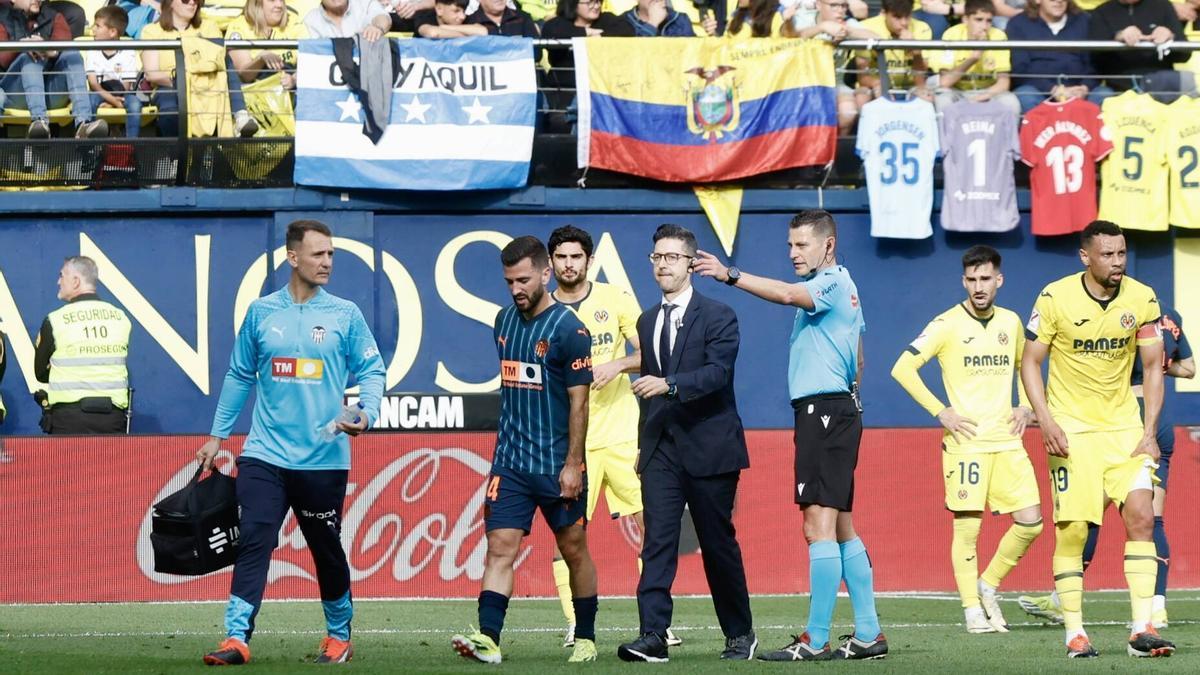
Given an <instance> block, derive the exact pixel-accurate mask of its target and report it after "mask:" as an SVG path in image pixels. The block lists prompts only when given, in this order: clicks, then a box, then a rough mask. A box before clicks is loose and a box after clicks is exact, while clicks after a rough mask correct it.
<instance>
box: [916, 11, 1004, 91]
mask: <svg viewBox="0 0 1200 675" xmlns="http://www.w3.org/2000/svg"><path fill="white" fill-rule="evenodd" d="M942 39H943V40H946V41H947V42H949V41H952V40H966V39H968V32H967V26H966V24H961V23H960V24H958V25H957V26H951V27H949V28H947V29H946V32H945V33H942ZM987 39H988V40H998V41H1000V42H1004V41H1006V40H1008V36H1007V35H1005V34H1004V31H1002V30H1000V29H999V28H989V29H988V36H987ZM970 57H971V51H970V50H969V49H934V50H929V51H927V52H925V62H926V63H928V64H929V69H930V70H932V71H933V72H935V73H936V72H938V71H942V70H950V69H951V68H953V67H955V66H957V65H958V64H960V63H962V62H963V61H966V60H967V59H969V58H970ZM1010 71H1012V63H1011V60H1010V59H1009V56H1008V50H1006V49H989V50H987V51H985V52H983V55H982V56H980V57H979V60H978V61H976V62H975V65H973V66H971V67H970V68H968V69H967V72H965V73H963V76H962V77H961V78H960V79H959V80H958V82H956V83H955V84H954V88H955V89H961V90H967V91H975V90H979V89H987V88H988V87H990V86H992V85H993V84H996V75H997V74H998V73H1008V72H1010Z"/></svg>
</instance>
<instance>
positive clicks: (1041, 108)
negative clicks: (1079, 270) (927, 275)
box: [1021, 98, 1113, 235]
mask: <svg viewBox="0 0 1200 675" xmlns="http://www.w3.org/2000/svg"><path fill="white" fill-rule="evenodd" d="M1112 148H1113V146H1112V143H1111V142H1110V140H1109V137H1108V132H1107V131H1106V130H1105V129H1104V124H1103V122H1102V121H1101V119H1100V107H1099V106H1097V105H1096V104H1095V103H1091V102H1089V101H1085V100H1083V99H1077V98H1073V99H1070V100H1068V101H1063V102H1061V103H1059V102H1054V101H1050V100H1047V101H1045V102H1043V103H1039V104H1038V105H1036V106H1034V108H1033V110H1030V111H1029V112H1028V113H1025V119H1024V120H1023V121H1022V122H1021V161H1023V162H1025V163H1026V164H1028V165H1029V166H1030V172H1029V185H1030V189H1031V191H1032V193H1033V197H1032V201H1033V233H1034V234H1038V235H1056V234H1070V233H1072V232H1079V231H1080V230H1082V229H1083V228H1085V227H1087V224H1088V223H1090V222H1092V221H1093V220H1095V219H1096V162H1099V161H1100V160H1101V159H1104V156H1105V155H1107V154H1108V153H1110V152H1112Z"/></svg>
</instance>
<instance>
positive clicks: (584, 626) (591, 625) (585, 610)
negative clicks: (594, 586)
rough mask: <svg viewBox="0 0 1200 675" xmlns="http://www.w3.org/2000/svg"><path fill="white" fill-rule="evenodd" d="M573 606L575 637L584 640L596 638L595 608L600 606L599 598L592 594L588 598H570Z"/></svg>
mask: <svg viewBox="0 0 1200 675" xmlns="http://www.w3.org/2000/svg"><path fill="white" fill-rule="evenodd" d="M571 604H572V605H574V606H575V637H576V638H583V639H584V640H595V639H596V610H597V609H599V608H600V599H599V598H598V597H597V596H595V595H593V596H591V597H588V598H572V600H571Z"/></svg>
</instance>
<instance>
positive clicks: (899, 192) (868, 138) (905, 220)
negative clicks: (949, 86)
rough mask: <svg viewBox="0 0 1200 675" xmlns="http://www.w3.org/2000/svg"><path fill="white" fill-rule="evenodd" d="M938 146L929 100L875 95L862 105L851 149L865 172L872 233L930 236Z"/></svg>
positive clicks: (935, 124) (895, 235) (905, 237)
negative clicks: (856, 154) (891, 98)
mask: <svg viewBox="0 0 1200 675" xmlns="http://www.w3.org/2000/svg"><path fill="white" fill-rule="evenodd" d="M938 149H939V146H938V131H937V118H936V117H935V115H934V111H933V104H932V103H930V102H929V101H925V100H923V99H920V98H912V99H909V100H907V101H892V100H890V99H886V98H877V99H875V100H874V101H871V102H870V103H868V104H866V105H865V106H863V108H862V113H861V114H860V115H859V118H858V141H857V143H856V145H855V152H857V153H858V156H859V157H860V158H862V160H863V170H864V171H865V172H866V175H867V194H868V195H869V197H870V200H871V236H872V237H892V238H896V239H924V238H926V237H929V236H932V235H933V226H932V225H931V224H930V214H931V213H932V211H933V162H934V159H935V158H936V157H937V153H938Z"/></svg>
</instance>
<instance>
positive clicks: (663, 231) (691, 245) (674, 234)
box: [652, 223, 699, 255]
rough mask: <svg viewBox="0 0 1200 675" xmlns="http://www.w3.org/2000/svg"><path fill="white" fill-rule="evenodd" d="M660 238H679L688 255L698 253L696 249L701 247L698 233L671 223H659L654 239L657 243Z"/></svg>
mask: <svg viewBox="0 0 1200 675" xmlns="http://www.w3.org/2000/svg"><path fill="white" fill-rule="evenodd" d="M659 239H678V240H679V241H682V242H683V248H684V250H686V251H687V252H688V255H696V249H697V248H699V247H698V246H697V245H696V235H694V234H692V231H691V230H689V229H687V228H686V227H682V226H680V225H673V224H671V223H663V224H662V225H659V226H658V229H657V230H655V231H654V237H653V239H652V241H653V242H654V243H656V244H657V243H658V240H659Z"/></svg>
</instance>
